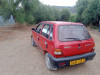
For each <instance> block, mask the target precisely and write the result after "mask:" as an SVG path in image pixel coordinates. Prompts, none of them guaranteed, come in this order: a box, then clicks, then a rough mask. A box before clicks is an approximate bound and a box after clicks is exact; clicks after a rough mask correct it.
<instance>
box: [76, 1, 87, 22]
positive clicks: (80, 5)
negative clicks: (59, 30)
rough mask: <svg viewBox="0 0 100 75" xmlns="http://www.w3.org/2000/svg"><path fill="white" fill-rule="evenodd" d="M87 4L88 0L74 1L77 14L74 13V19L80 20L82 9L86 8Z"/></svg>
mask: <svg viewBox="0 0 100 75" xmlns="http://www.w3.org/2000/svg"><path fill="white" fill-rule="evenodd" d="M87 6H88V0H78V2H77V3H76V11H77V15H76V21H77V22H82V20H83V19H82V13H83V11H84V10H85V9H86V8H87Z"/></svg>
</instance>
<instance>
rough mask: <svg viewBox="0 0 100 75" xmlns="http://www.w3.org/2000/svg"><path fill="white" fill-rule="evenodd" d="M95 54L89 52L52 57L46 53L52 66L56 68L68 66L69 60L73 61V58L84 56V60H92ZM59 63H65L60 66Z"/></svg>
mask: <svg viewBox="0 0 100 75" xmlns="http://www.w3.org/2000/svg"><path fill="white" fill-rule="evenodd" d="M95 55H96V53H95V52H89V53H86V54H81V55H75V56H70V57H63V58H54V57H53V56H52V55H50V54H48V56H49V58H50V61H51V63H52V64H53V66H55V67H57V68H60V67H64V66H70V61H73V60H78V59H83V58H85V60H86V61H89V60H93V58H94V56H95ZM59 63H65V65H63V66H60V65H59Z"/></svg>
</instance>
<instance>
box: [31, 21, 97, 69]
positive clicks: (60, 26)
mask: <svg viewBox="0 0 100 75" xmlns="http://www.w3.org/2000/svg"><path fill="white" fill-rule="evenodd" d="M31 39H32V45H33V46H37V47H38V48H40V51H41V52H42V53H43V54H45V60H46V66H47V68H48V69H49V70H57V69H58V68H61V67H65V66H72V65H76V64H80V63H84V62H86V61H88V60H92V59H93V58H94V56H95V55H96V53H95V52H94V50H95V43H94V41H93V39H92V37H91V35H90V34H89V32H88V31H87V29H86V28H85V26H84V25H83V24H81V23H73V22H62V21H44V22H41V23H39V24H38V26H37V27H36V28H32V36H31Z"/></svg>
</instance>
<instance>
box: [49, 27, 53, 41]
mask: <svg viewBox="0 0 100 75" xmlns="http://www.w3.org/2000/svg"><path fill="white" fill-rule="evenodd" d="M52 38H53V26H51V30H50V36H49V40H52Z"/></svg>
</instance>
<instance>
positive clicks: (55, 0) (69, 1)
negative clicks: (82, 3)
mask: <svg viewBox="0 0 100 75" xmlns="http://www.w3.org/2000/svg"><path fill="white" fill-rule="evenodd" d="M39 1H41V2H42V3H43V4H47V5H51V6H75V4H76V2H77V0H39Z"/></svg>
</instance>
